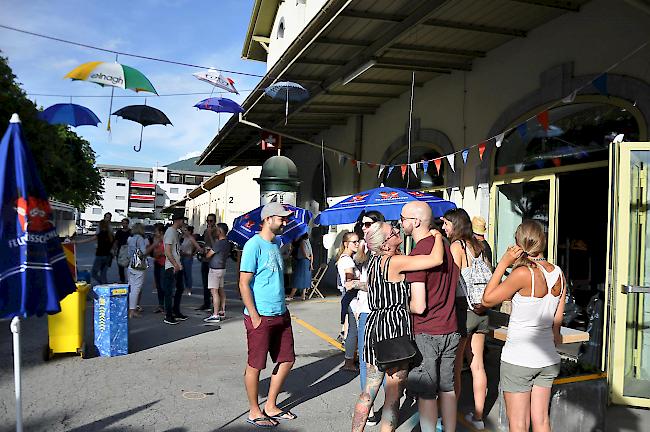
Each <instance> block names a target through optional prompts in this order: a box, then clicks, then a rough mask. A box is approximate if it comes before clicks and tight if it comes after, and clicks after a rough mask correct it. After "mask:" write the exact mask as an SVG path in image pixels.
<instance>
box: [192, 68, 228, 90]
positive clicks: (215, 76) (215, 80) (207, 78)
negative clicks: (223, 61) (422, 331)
mask: <svg viewBox="0 0 650 432" xmlns="http://www.w3.org/2000/svg"><path fill="white" fill-rule="evenodd" d="M192 75H194V76H195V77H196V78H197V79H198V80H200V81H203V82H207V83H208V84H212V85H213V86H214V87H219V88H222V89H224V90H226V91H229V92H230V93H235V94H239V92H238V91H237V89H236V88H235V81H233V80H232V79H231V78H228V77H225V76H223V75H222V74H221V72H219V71H218V70H216V69H208V70H206V71H203V72H196V73H193V74H192ZM213 90H214V89H213Z"/></svg>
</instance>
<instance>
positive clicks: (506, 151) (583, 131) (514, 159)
mask: <svg viewBox="0 0 650 432" xmlns="http://www.w3.org/2000/svg"><path fill="white" fill-rule="evenodd" d="M548 113H549V127H548V130H545V129H544V128H543V127H542V126H541V125H540V123H539V122H538V121H536V120H529V121H528V122H527V123H526V129H525V130H524V129H523V128H521V129H517V128H515V130H513V131H511V132H510V133H508V135H506V137H505V139H504V140H503V144H502V146H501V147H500V148H498V149H497V153H496V156H495V157H496V159H495V164H494V170H495V174H496V175H504V174H508V173H513V172H521V171H531V170H538V169H543V168H552V167H560V166H566V165H574V164H582V163H587V162H597V161H603V160H607V158H608V151H609V143H610V142H611V141H612V139H613V138H614V137H615V136H616V135H617V134H621V133H622V134H625V140H626V141H638V140H639V125H638V124H637V121H636V119H635V117H634V115H633V114H632V113H630V112H629V111H628V110H626V109H625V108H621V107H618V106H614V105H609V104H605V103H592V102H590V103H574V104H568V105H563V106H560V107H557V108H552V109H550V110H549V111H548ZM524 132H525V133H524ZM522 134H523V135H522Z"/></svg>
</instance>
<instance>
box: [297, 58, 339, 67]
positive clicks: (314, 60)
mask: <svg viewBox="0 0 650 432" xmlns="http://www.w3.org/2000/svg"><path fill="white" fill-rule="evenodd" d="M296 63H297V64H310V65H321V66H345V64H346V62H345V60H326V59H319V58H306V57H302V58H300V59H298V60H296Z"/></svg>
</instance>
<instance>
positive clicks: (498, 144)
mask: <svg viewBox="0 0 650 432" xmlns="http://www.w3.org/2000/svg"><path fill="white" fill-rule="evenodd" d="M504 137H505V133H504V132H501V133H500V134H499V135H497V143H496V145H497V147H501V143H503V138H504Z"/></svg>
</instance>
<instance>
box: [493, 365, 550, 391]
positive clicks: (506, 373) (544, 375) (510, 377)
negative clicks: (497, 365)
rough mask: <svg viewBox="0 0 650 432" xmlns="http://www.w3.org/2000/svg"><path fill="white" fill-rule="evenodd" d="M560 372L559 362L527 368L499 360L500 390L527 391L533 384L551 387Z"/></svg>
mask: <svg viewBox="0 0 650 432" xmlns="http://www.w3.org/2000/svg"><path fill="white" fill-rule="evenodd" d="M559 373H560V363H556V364H553V365H550V366H545V367H542V368H529V367H525V366H517V365H513V364H511V363H506V362H504V361H502V362H501V382H500V385H501V390H502V391H504V392H508V393H527V392H529V391H531V389H532V388H533V386H537V387H551V386H553V380H555V378H556V377H557V376H558V375H559Z"/></svg>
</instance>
